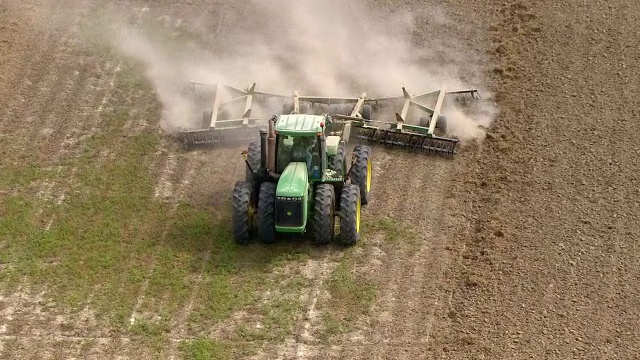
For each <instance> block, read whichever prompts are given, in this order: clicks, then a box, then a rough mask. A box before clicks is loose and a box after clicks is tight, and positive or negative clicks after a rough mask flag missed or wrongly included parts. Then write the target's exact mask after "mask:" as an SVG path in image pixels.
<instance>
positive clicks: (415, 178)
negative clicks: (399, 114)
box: [332, 150, 457, 358]
mask: <svg viewBox="0 0 640 360" xmlns="http://www.w3.org/2000/svg"><path fill="white" fill-rule="evenodd" d="M378 154H380V155H382V157H383V160H382V164H381V166H380V168H381V172H380V174H379V178H378V179H376V180H375V181H376V185H377V186H376V188H375V190H377V191H376V193H375V194H374V196H375V200H374V201H372V203H371V205H370V207H369V212H370V214H369V216H371V217H376V218H379V217H385V216H386V217H390V218H391V219H394V220H397V221H399V226H411V225H413V227H414V228H415V230H416V231H417V239H414V241H417V245H412V242H411V241H409V242H408V243H406V244H404V243H402V241H403V240H404V239H399V242H398V243H395V244H385V243H384V242H385V239H384V237H382V238H379V239H380V240H377V241H379V243H375V242H374V243H372V245H373V246H376V247H378V248H380V249H382V251H383V255H382V256H380V255H369V256H375V257H379V258H378V259H375V260H378V261H381V262H382V264H381V265H380V266H378V268H377V270H376V277H375V278H376V280H377V282H378V284H380V286H381V288H380V292H379V295H378V300H377V301H376V303H375V304H374V306H373V308H372V312H371V313H372V314H373V315H372V319H369V320H367V321H365V322H364V323H363V324H361V326H360V327H361V334H360V335H359V336H358V338H359V339H358V338H355V339H350V340H348V341H346V342H345V345H342V346H338V347H339V348H340V347H342V350H341V351H340V357H344V356H348V357H360V358H370V356H371V352H370V347H371V346H376V347H378V348H379V351H380V353H377V355H378V356H383V357H398V356H400V357H406V358H411V357H415V356H421V355H423V354H424V348H425V346H427V345H428V344H429V339H430V331H431V328H432V324H433V322H434V321H435V318H436V312H437V311H438V308H439V303H441V302H442V298H443V296H444V294H442V291H441V284H442V281H443V274H444V272H445V271H446V268H447V266H448V262H449V259H448V256H447V253H446V251H445V247H446V246H447V244H448V243H449V240H448V239H447V238H446V237H445V236H442V235H440V232H439V230H440V229H441V225H440V224H439V222H441V221H443V218H444V216H443V214H444V213H446V212H447V211H448V209H447V208H445V207H444V206H446V204H445V203H444V199H445V198H446V197H447V190H448V189H449V184H448V181H449V179H451V176H452V174H454V173H455V171H456V169H457V165H456V163H455V162H454V161H451V160H449V159H442V158H437V157H433V158H432V157H428V156H426V157H425V156H423V155H420V154H406V153H403V152H399V151H396V150H394V151H380V150H378ZM380 155H379V156H380ZM422 194H424V195H422ZM374 221H375V220H374ZM373 239H376V238H375V237H373ZM374 241H376V240H374ZM414 246H416V247H417V249H411V248H412V247H414ZM374 254H375V253H374ZM380 257H381V258H380ZM363 262H364V263H368V262H370V261H363ZM361 339H369V340H366V341H363V340H361ZM411 344H415V345H411ZM359 345H366V346H361V347H359ZM332 348H334V349H335V348H336V347H335V346H332ZM400 348H401V349H402V353H401V354H400V353H399V352H398V351H399V349H400Z"/></svg>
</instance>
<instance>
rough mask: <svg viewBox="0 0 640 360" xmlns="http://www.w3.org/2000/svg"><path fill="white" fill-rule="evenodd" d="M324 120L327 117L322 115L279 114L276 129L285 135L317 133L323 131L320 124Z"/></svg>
mask: <svg viewBox="0 0 640 360" xmlns="http://www.w3.org/2000/svg"><path fill="white" fill-rule="evenodd" d="M324 121H325V118H324V116H322V115H306V114H287V115H279V116H278V120H277V121H276V131H277V132H279V133H282V134H283V135H315V134H317V133H319V132H323V129H322V126H320V124H323V123H324ZM323 125H324V124H323Z"/></svg>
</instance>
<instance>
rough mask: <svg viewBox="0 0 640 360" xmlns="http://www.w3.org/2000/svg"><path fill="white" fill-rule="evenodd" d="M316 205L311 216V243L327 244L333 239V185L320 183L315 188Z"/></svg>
mask: <svg viewBox="0 0 640 360" xmlns="http://www.w3.org/2000/svg"><path fill="white" fill-rule="evenodd" d="M315 200H316V205H315V213H314V216H313V243H314V244H319V245H321V244H328V243H330V242H331V241H332V240H333V234H334V229H335V227H334V225H335V217H334V209H335V201H336V199H335V193H334V189H333V185H331V184H320V185H318V188H317V189H316V199H315Z"/></svg>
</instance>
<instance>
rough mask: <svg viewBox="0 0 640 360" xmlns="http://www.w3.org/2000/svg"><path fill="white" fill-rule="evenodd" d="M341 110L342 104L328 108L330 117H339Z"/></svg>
mask: <svg viewBox="0 0 640 360" xmlns="http://www.w3.org/2000/svg"><path fill="white" fill-rule="evenodd" d="M340 109H341V105H340V104H331V105H329V107H328V108H327V113H328V114H329V115H330V116H333V115H338V114H340Z"/></svg>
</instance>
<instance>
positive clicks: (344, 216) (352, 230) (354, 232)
mask: <svg viewBox="0 0 640 360" xmlns="http://www.w3.org/2000/svg"><path fill="white" fill-rule="evenodd" d="M360 205H361V199H360V189H359V187H358V186H357V185H353V184H348V185H345V186H344V188H343V189H342V195H341V196H340V242H341V243H342V244H343V245H347V246H351V245H353V244H355V243H356V242H358V240H360V210H361V206H360Z"/></svg>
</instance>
